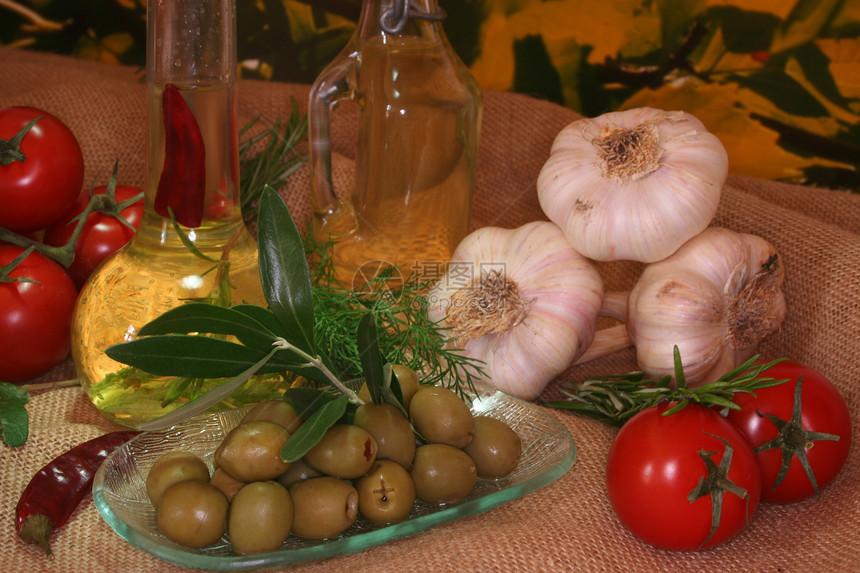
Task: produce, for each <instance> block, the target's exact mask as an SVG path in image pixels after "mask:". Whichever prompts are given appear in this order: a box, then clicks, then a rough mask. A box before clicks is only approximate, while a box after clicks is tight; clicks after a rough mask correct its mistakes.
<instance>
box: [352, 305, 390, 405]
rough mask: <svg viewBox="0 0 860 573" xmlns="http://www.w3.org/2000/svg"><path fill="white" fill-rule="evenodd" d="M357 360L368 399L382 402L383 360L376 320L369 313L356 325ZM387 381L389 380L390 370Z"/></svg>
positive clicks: (377, 402)
mask: <svg viewBox="0 0 860 573" xmlns="http://www.w3.org/2000/svg"><path fill="white" fill-rule="evenodd" d="M358 358H359V361H360V362H361V370H362V373H363V374H364V381H365V383H366V384H367V390H368V391H369V392H370V399H371V401H372V402H373V403H374V404H379V403H381V402H382V389H383V387H384V386H386V383H385V382H386V380H385V371H384V368H383V365H384V364H385V360H384V359H383V358H382V353H381V352H380V351H379V338H378V336H377V332H376V320H375V318H374V316H373V314H371V313H367V314H365V315H364V317H362V319H361V322H360V323H359V324H358ZM388 379H389V380H390V379H391V370H390V368H389V372H388Z"/></svg>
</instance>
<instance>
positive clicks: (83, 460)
mask: <svg viewBox="0 0 860 573" xmlns="http://www.w3.org/2000/svg"><path fill="white" fill-rule="evenodd" d="M139 433H140V432H135V431H131V430H129V431H120V432H111V433H109V434H105V435H103V436H99V437H98V438H93V439H92V440H89V441H88V442H84V443H82V444H80V445H78V446H75V447H74V448H72V449H71V450H69V451H67V452H65V453H64V454H62V455H60V456H59V457H57V458H55V459H54V460H53V461H52V462H51V463H49V464H48V465H46V466H45V467H43V468H42V469H41V470H39V471H38V473H36V475H34V476H33V479H32V480H30V483H29V484H28V485H27V488H26V489H25V490H24V492H23V493H22V494H21V499H20V500H19V501H18V507H17V509H16V511H15V517H16V526H17V530H18V535H19V536H20V537H21V539H23V540H24V541H26V542H28V543H35V544H39V545H42V547H44V548H45V552H46V553H47V554H48V555H50V554H51V546H50V545H49V544H48V539H49V538H50V537H51V534H52V533H53V532H54V531H56V530H57V529H59V528H60V527H62V526H63V525H64V524H65V523H66V521H67V520H68V519H69V517H70V516H71V515H72V512H74V510H75V508H76V507H77V506H78V504H80V502H81V500H82V499H83V498H84V496H86V495H87V494H88V493H90V491H92V487H93V478H94V477H95V474H96V470H98V469H99V466H101V464H102V462H104V460H105V458H107V457H108V455H109V454H110V453H111V452H113V451H114V450H116V449H117V448H119V447H120V446H122V445H123V444H124V443H126V442H127V441H128V440H130V439H132V438H133V437H135V436H136V435H138V434H139Z"/></svg>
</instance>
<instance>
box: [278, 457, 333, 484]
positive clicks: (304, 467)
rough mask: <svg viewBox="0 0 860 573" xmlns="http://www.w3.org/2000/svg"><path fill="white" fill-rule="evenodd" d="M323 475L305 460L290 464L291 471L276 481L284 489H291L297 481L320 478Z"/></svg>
mask: <svg viewBox="0 0 860 573" xmlns="http://www.w3.org/2000/svg"><path fill="white" fill-rule="evenodd" d="M321 475H322V474H321V473H320V472H318V471H317V470H315V469H314V468H312V467H311V466H309V465H308V463H307V462H306V461H305V460H304V458H302V459H300V460H296V461H294V462H293V463H291V464H290V469H288V470H287V471H285V472H284V473H282V474H281V475H279V476H278V477H277V479H276V480H275V481H277V482H278V483H279V484H281V485H282V486H284V487H290V486H291V485H293V484H294V483H296V482H297V481H302V480H303V479H309V478H312V477H319V476H321Z"/></svg>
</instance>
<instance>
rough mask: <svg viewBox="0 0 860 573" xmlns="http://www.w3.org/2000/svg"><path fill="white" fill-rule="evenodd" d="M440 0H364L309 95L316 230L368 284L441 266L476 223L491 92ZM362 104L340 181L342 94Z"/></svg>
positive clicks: (348, 276)
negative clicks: (335, 152) (336, 117)
mask: <svg viewBox="0 0 860 573" xmlns="http://www.w3.org/2000/svg"><path fill="white" fill-rule="evenodd" d="M444 17H445V13H444V12H443V11H442V10H441V9H440V8H439V6H438V2H437V0H419V1H415V0H413V1H409V0H364V2H363V8H362V13H361V16H360V19H359V21H358V26H357V27H356V30H355V33H354V34H353V36H352V38H351V40H350V41H349V43H348V44H347V46H346V47H345V48H344V50H343V51H342V52H341V53H340V55H339V56H338V57H337V58H336V59H335V60H334V61H332V62H331V63H330V64H329V65H328V66H327V67H326V69H325V70H324V71H323V72H322V73H321V74H320V75H319V77H318V78H317V80H316V81H315V82H314V85H313V87H312V88H311V93H310V101H309V107H308V120H309V135H310V141H311V147H310V165H311V171H312V184H311V185H312V199H313V208H314V217H313V222H314V236H315V238H316V239H317V240H318V241H320V242H323V243H326V242H328V241H333V242H334V247H333V253H332V255H333V263H334V267H335V270H336V274H337V277H338V280H339V281H340V282H341V283H342V284H344V285H345V286H350V285H352V286H353V287H356V288H359V287H361V286H362V282H363V281H364V280H365V279H366V278H367V277H368V275H376V274H377V273H379V272H380V270H381V269H386V268H390V267H396V268H397V269H398V271H399V273H398V274H399V275H401V276H405V275H408V274H410V273H415V274H416V275H418V277H419V279H431V280H432V279H433V278H437V277H439V276H441V274H442V273H443V272H444V267H445V265H446V263H447V262H448V261H449V260H450V256H451V254H452V252H453V250H454V248H455V247H456V246H457V244H458V243H459V242H460V240H461V239H462V238H463V237H464V236H465V235H466V233H467V232H468V230H469V219H470V213H471V202H472V194H473V186H474V180H475V169H476V159H477V147H478V137H479V131H480V124H481V114H482V94H481V90H480V88H479V86H478V84H477V81H476V80H475V79H474V77H472V75H471V74H470V73H469V70H468V68H467V67H466V66H465V64H463V62H462V61H461V60H460V58H459V57H458V56H457V54H456V53H455V52H454V50H453V48H452V47H451V45H450V43H449V42H448V39H447V36H446V35H445V31H444V29H443V28H442V20H443V19H444ZM345 101H353V102H356V103H357V104H358V107H359V132H358V142H357V156H356V161H355V174H354V180H355V185H354V188H353V189H347V190H343V189H335V186H334V184H333V182H332V177H331V139H330V124H331V120H332V117H333V114H332V110H333V108H334V106H336V105H337V104H339V103H342V102H345Z"/></svg>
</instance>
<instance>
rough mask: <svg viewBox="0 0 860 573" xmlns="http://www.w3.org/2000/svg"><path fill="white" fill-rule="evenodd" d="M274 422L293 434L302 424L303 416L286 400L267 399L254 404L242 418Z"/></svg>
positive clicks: (250, 420) (243, 419)
mask: <svg viewBox="0 0 860 573" xmlns="http://www.w3.org/2000/svg"><path fill="white" fill-rule="evenodd" d="M258 421H265V422H274V423H276V424H280V425H281V426H283V427H285V428H286V429H287V431H288V432H289V433H290V434H291V435H292V434H293V433H295V431H296V430H297V429H298V427H299V426H301V425H302V418H301V416H299V415H298V414H297V413H296V411H295V409H293V407H292V406H291V405H290V403H289V402H287V401H286V400H266V401H265V402H260V403H258V404H254V405H253V406H252V407H251V409H250V410H248V412H247V413H246V414H245V416H244V417H243V418H242V422H241V423H243V424H244V423H245V422H258Z"/></svg>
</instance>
